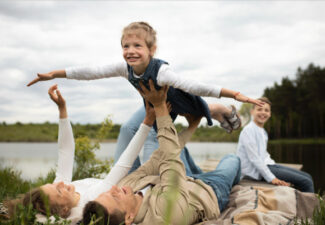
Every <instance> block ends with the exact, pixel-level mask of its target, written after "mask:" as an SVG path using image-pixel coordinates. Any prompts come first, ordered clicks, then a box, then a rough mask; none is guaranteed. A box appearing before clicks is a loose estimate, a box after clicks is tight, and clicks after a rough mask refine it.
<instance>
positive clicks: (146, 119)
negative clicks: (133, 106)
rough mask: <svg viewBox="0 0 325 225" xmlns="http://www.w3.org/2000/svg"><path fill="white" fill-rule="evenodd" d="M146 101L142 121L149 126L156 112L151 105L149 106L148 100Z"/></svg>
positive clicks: (154, 118)
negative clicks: (144, 114)
mask: <svg viewBox="0 0 325 225" xmlns="http://www.w3.org/2000/svg"><path fill="white" fill-rule="evenodd" d="M145 101H146V116H145V117H144V120H143V123H144V124H145V125H147V126H149V127H151V126H152V125H153V124H154V122H155V120H156V113H155V110H154V108H153V107H151V106H150V104H149V102H148V101H147V100H145Z"/></svg>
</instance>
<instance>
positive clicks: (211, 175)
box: [191, 154, 240, 212]
mask: <svg viewBox="0 0 325 225" xmlns="http://www.w3.org/2000/svg"><path fill="white" fill-rule="evenodd" d="M191 177H193V178H195V179H200V180H202V181H203V182H204V183H206V184H208V185H210V186H211V187H212V189H213V190H214V193H215V194H216V196H217V198H218V204H219V209H220V212H222V211H223V210H224V209H225V208H226V206H227V204H228V201H229V194H230V191H231V188H232V187H233V186H234V185H236V184H237V183H238V182H239V180H240V159H239V157H238V156H236V155H234V154H228V155H226V156H224V157H223V158H222V159H221V161H220V162H219V164H218V166H217V167H216V169H215V170H213V171H210V172H206V173H200V174H193V175H192V176H191Z"/></svg>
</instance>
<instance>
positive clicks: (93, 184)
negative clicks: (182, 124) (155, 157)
mask: <svg viewBox="0 0 325 225" xmlns="http://www.w3.org/2000/svg"><path fill="white" fill-rule="evenodd" d="M150 129H151V127H149V126H147V125H145V124H141V125H140V127H139V129H138V131H137V133H136V134H135V136H134V137H133V138H132V140H131V142H130V143H129V145H128V147H127V148H126V150H125V151H124V152H123V154H122V155H121V157H120V158H119V160H118V161H117V162H116V164H115V165H114V166H113V168H112V169H111V171H110V172H109V174H107V176H106V177H105V178H104V179H94V178H86V179H83V180H77V181H73V182H71V180H72V169H73V161H74V151H75V148H74V138H73V133H72V128H71V124H70V122H69V120H68V119H60V121H59V138H58V145H59V151H58V152H59V157H58V167H57V172H56V178H55V180H54V183H55V182H59V181H63V182H65V183H71V184H73V185H74V186H75V190H76V192H78V193H79V194H80V200H79V202H78V205H77V206H76V207H74V208H72V210H71V214H70V215H69V217H68V218H67V219H68V220H71V221H72V223H71V224H76V223H77V222H78V221H80V220H81V219H82V210H83V207H84V206H85V205H86V204H87V202H89V201H92V200H94V199H95V198H97V197H98V195H100V194H101V193H103V192H105V191H108V190H109V189H110V188H111V187H112V186H113V185H115V184H117V183H118V182H119V181H120V180H121V179H122V178H123V177H125V176H126V175H127V173H128V172H129V170H130V168H131V166H132V164H133V162H134V160H135V159H136V157H137V156H138V154H139V152H140V151H141V148H142V146H143V144H144V141H145V139H146V137H147V135H148V133H149V131H150Z"/></svg>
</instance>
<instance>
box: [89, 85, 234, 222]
mask: <svg viewBox="0 0 325 225" xmlns="http://www.w3.org/2000/svg"><path fill="white" fill-rule="evenodd" d="M149 85H150V90H148V89H146V88H145V87H144V86H143V85H140V86H141V90H142V91H141V94H142V96H143V97H144V98H145V99H146V101H148V102H150V103H151V104H152V105H153V106H154V110H155V113H156V122H157V127H158V141H159V148H158V149H157V150H156V151H154V153H153V155H152V156H151V158H150V159H149V161H147V162H146V163H145V164H143V165H142V166H141V167H140V168H138V169H137V170H136V171H135V172H133V173H131V174H129V175H128V176H126V177H125V178H123V179H122V180H121V181H120V182H119V183H118V184H117V186H113V187H112V188H111V189H110V190H109V191H107V192H104V193H102V194H101V195H99V197H97V198H96V199H95V200H94V201H92V202H89V203H88V204H87V205H86V207H85V209H84V213H83V222H84V224H88V223H89V222H90V221H91V219H96V220H102V223H99V224H108V223H109V224H121V223H123V222H125V224H126V225H130V224H132V223H136V224H174V225H177V224H194V223H197V222H200V221H206V220H210V219H216V218H218V216H219V214H220V212H221V211H222V210H223V209H224V208H225V207H226V205H227V203H228V200H229V199H228V197H229V194H230V190H231V188H232V186H233V185H234V184H236V183H237V182H238V181H239V178H240V160H239V158H238V157H237V156H235V155H227V156H226V157H224V158H223V159H222V160H221V161H220V163H219V165H218V166H217V168H216V169H215V170H214V171H211V172H207V173H199V174H195V175H192V177H187V176H186V175H185V169H184V165H183V163H182V161H181V160H180V152H181V149H182V148H183V147H184V145H185V143H186V142H187V141H188V140H189V139H190V137H191V135H192V134H193V133H194V131H195V129H196V128H197V126H198V124H199V122H200V119H201V118H195V117H193V116H187V120H188V122H189V127H188V128H187V129H186V130H184V131H183V132H181V133H180V134H179V136H178V135H177V131H176V129H175V127H174V125H173V123H172V119H171V118H170V116H169V112H168V109H167V105H166V95H167V90H168V88H167V87H166V86H165V87H162V88H161V89H160V90H159V91H157V90H155V88H154V85H153V82H152V81H149ZM108 221H109V222H108Z"/></svg>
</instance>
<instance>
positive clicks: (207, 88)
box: [157, 65, 263, 106]
mask: <svg viewBox="0 0 325 225" xmlns="http://www.w3.org/2000/svg"><path fill="white" fill-rule="evenodd" d="M157 83H158V85H159V86H161V87H162V86H164V85H167V86H172V87H174V88H178V89H181V90H183V91H185V92H188V93H191V94H194V95H197V96H206V97H216V98H220V97H228V98H234V99H235V100H237V101H240V102H247V103H252V104H256V105H259V106H262V105H263V103H262V102H261V101H259V100H255V99H252V98H248V97H246V96H245V95H243V94H240V93H239V92H237V91H233V90H229V89H225V88H221V87H220V86H218V85H211V84H205V83H202V82H198V81H197V80H190V79H184V78H183V77H181V76H179V75H177V74H176V73H175V72H174V71H172V70H171V68H170V67H169V66H168V65H162V66H161V67H160V69H159V72H158V76H157Z"/></svg>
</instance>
